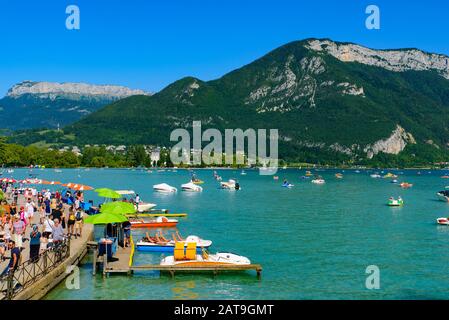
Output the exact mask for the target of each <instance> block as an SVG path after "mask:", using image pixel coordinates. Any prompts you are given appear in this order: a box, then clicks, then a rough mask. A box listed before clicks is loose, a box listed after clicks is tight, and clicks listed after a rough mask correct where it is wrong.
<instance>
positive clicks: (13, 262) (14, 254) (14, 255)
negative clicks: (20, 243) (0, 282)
mask: <svg viewBox="0 0 449 320" xmlns="http://www.w3.org/2000/svg"><path fill="white" fill-rule="evenodd" d="M8 249H10V250H11V259H10V260H9V264H8V266H7V267H6V269H5V270H3V272H2V273H1V274H0V277H2V276H4V275H6V274H8V273H10V272H14V271H16V269H17V267H18V266H19V263H20V248H19V247H16V244H15V242H14V241H10V242H9V243H8Z"/></svg>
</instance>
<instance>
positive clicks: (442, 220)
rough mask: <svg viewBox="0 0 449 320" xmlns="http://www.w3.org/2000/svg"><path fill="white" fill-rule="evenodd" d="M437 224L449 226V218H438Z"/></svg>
mask: <svg viewBox="0 0 449 320" xmlns="http://www.w3.org/2000/svg"><path fill="white" fill-rule="evenodd" d="M437 223H438V224H442V225H446V226H449V218H438V219H437Z"/></svg>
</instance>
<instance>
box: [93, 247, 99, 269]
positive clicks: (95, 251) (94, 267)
mask: <svg viewBox="0 0 449 320" xmlns="http://www.w3.org/2000/svg"><path fill="white" fill-rule="evenodd" d="M92 254H93V257H92V275H95V274H96V273H97V255H98V251H97V248H95V247H94V248H93V250H92Z"/></svg>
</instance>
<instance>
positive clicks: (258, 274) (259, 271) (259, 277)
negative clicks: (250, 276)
mask: <svg viewBox="0 0 449 320" xmlns="http://www.w3.org/2000/svg"><path fill="white" fill-rule="evenodd" d="M256 272H257V279H259V280H260V279H261V278H262V269H257V270H256Z"/></svg>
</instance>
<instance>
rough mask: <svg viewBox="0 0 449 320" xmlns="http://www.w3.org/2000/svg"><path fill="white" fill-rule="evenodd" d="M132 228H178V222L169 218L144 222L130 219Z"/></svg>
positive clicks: (162, 217)
mask: <svg viewBox="0 0 449 320" xmlns="http://www.w3.org/2000/svg"><path fill="white" fill-rule="evenodd" d="M129 222H130V223H131V228H171V227H176V225H177V224H178V220H176V219H168V218H167V217H164V216H160V217H157V218H156V219H154V220H144V219H139V218H129Z"/></svg>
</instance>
